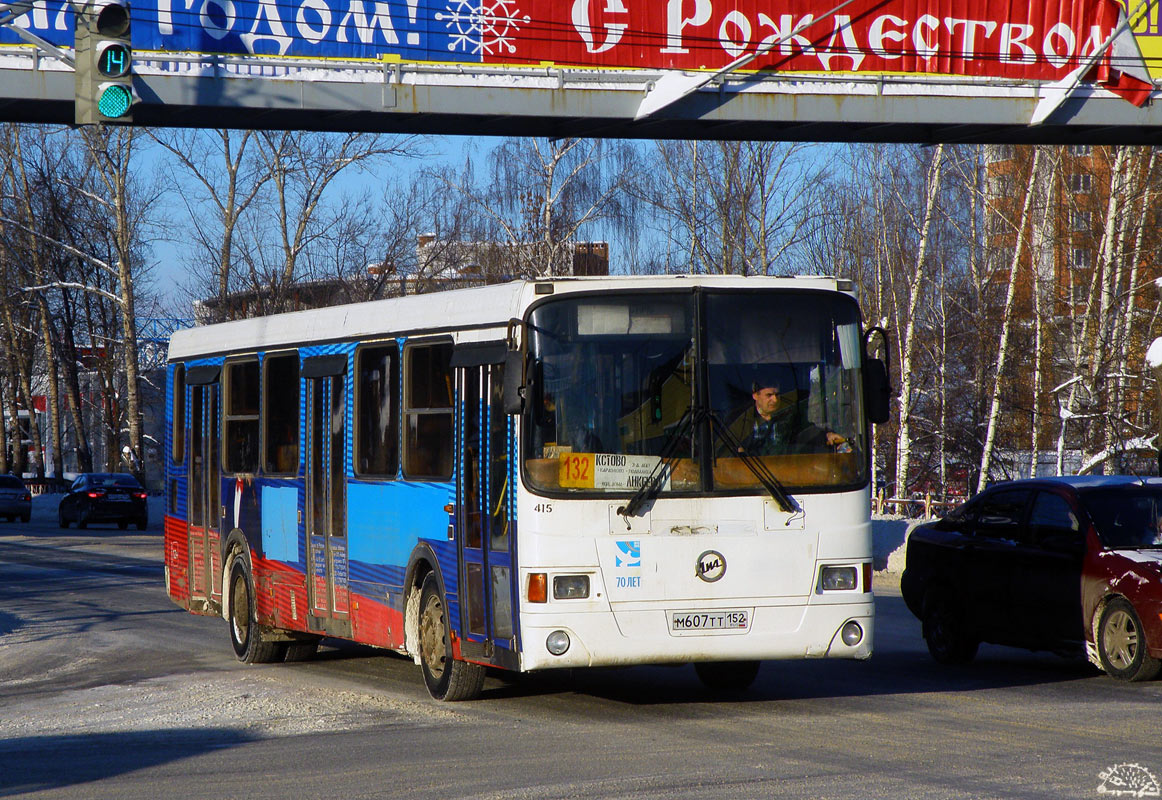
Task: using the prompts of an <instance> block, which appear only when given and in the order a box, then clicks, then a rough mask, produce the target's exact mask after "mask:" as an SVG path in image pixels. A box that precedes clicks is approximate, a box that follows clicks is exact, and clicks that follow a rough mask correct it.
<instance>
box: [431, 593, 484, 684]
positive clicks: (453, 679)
mask: <svg viewBox="0 0 1162 800" xmlns="http://www.w3.org/2000/svg"><path fill="white" fill-rule="evenodd" d="M420 668H421V669H423V671H424V683H425V684H427V687H428V693H429V694H430V695H431V696H432V697H434V698H435V699H436V700H447V701H453V700H473V699H475V698H476V697H479V696H480V690H481V689H483V688H484V667H482V666H480V665H479V664H470V663H468V662H467V661H457V660H456V659H454V658H453V657H452V639H451V636H449V633H448V615H447V613H446V611H445V609H444V597H443V595H442V594H441V592H440V584H439V581H437V580H436V576H435V575H434V574H429V575H428V577H426V578H424V585H423V588H422V589H421V590H420Z"/></svg>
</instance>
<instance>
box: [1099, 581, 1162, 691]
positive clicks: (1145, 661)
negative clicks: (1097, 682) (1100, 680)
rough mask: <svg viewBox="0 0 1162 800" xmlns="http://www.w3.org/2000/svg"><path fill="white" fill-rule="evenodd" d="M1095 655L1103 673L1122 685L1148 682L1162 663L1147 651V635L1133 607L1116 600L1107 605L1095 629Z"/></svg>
mask: <svg viewBox="0 0 1162 800" xmlns="http://www.w3.org/2000/svg"><path fill="white" fill-rule="evenodd" d="M1097 653H1098V658H1099V659H1101V665H1102V669H1104V670H1105V671H1106V672H1107V673H1108V674H1109V675H1111V676H1113V677H1115V678H1117V679H1119V680H1123V681H1148V680H1150V679H1151V678H1153V677H1154V676H1155V675H1157V674H1158V670H1159V668H1162V660H1159V659H1157V658H1152V657H1151V656H1150V654H1149V653H1148V652H1147V651H1146V633H1145V631H1143V630H1142V621H1141V620H1140V619H1139V618H1138V613H1137V612H1136V611H1134V607H1133V606H1132V605H1130V603H1129V602H1128V601H1126V600H1123V599H1122V598H1120V597H1115V598H1114V599H1113V600H1110V601H1109V602H1108V603H1106V606H1105V608H1104V609H1103V610H1102V612H1101V619H1100V620H1099V622H1098V625H1097Z"/></svg>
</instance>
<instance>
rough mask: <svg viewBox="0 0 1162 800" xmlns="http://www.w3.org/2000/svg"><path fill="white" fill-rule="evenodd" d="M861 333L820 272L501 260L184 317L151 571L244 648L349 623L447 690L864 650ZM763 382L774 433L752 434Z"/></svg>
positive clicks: (867, 367)
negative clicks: (551, 273) (600, 274)
mask: <svg viewBox="0 0 1162 800" xmlns="http://www.w3.org/2000/svg"><path fill="white" fill-rule="evenodd" d="M866 346H867V341H866V335H865V332H864V330H863V328H862V323H861V320H860V313H859V308H858V306H857V303H856V300H855V298H854V294H853V292H852V290H851V286H850V284H849V283H848V282H846V281H842V280H836V279H833V278H793V279H792V278H780V279H776V278H739V277H727V276H666V277H624V278H571V279H552V280H535V281H522V282H514V283H507V284H502V285H495V286H487V287H481V288H472V289H459V290H454V291H446V292H439V293H432V294H423V295H416V296H410V297H401V298H395V299H387V300H381V301H375V302H368V303H360V304H353V305H346V306H336V307H331V308H324V309H319V310H312V311H302V312H296V313H290V314H283V315H277V316H271V317H265V318H259V319H248V320H241V321H237V322H227V323H222V324H218V325H210V326H204V327H198V328H194V329H190V330H185V331H179V332H177V333H175V334H174V335H173V337H172V339H171V342H170V350H169V364H168V389H167V411H168V419H169V420H170V425H169V429H168V434H167V443H166V452H167V462H168V463H167V479H166V486H167V510H166V523H165V576H166V577H165V580H166V586H167V590H168V592H169V595H170V597H171V598H172V599H173V600H174V601H175V602H176V603H178V604H179V605H181V606H182V607H183V608H186V609H189V610H190V611H192V612H194V613H198V614H206V615H216V616H217V615H220V616H222V617H224V618H225V619H226V620H227V622H228V623H229V626H228V627H229V631H230V638H231V643H232V645H233V648H234V652H235V654H236V655H237V656H238V658H239V659H241V660H243V661H245V662H270V661H280V660H297V659H302V658H306V657H309V656H311V655H312V654H313V653H314V652H315V651H316V649H317V647H318V643H319V641H320V639H321V638H323V637H335V638H342V639H349V640H354V641H357V642H362V643H365V644H369V645H374V646H377V647H381V648H387V649H390V650H393V651H397V652H399V653H404V654H408V655H410V656H412V657H413V658H414V659H415V661H416V662H417V664H419V665H421V667H422V671H423V675H424V679H425V682H426V684H427V686H428V689H429V691H430V692H431V694H432V695H433V696H434V697H436V698H438V699H446V700H453V699H466V698H470V697H474V696H476V695H478V694H479V692H480V691H481V688H482V685H483V680H484V676H485V670H486V668H496V669H502V670H516V671H528V670H541V669H551V668H560V667H586V666H601V665H628V664H647V663H687V662H690V663H694V664H695V666H696V668H697V670H698V674H699V676H700V677H701V678H702V680H703V681H705V682H706V683H707V684H709V685H711V686H717V687H727V686H729V687H735V688H742V687H745V686H746V685H748V684H749V683H750V681H751V680H753V678H754V676H755V672H756V671H757V669H758V663H759V662H760V661H761V660H764V659H789V658H812V657H833V658H859V659H862V658H867V657H868V656H869V655H870V654H871V648H872V634H873V602H872V593H871V561H872V546H871V533H870V523H869V516H870V493H869V478H868V476H869V455H868V453H869V448H868V441H869V439H868V434H869V427H870V425H869V419H874V420H876V421H879V418H881V417H882V416H883V415H884V413H885V409H886V399H885V398H886V392H887V386H886V375H885V370H884V366H883V363H882V362H879V361H877V360H874V359H869V358H868V357H867V356H866V353H865V348H866ZM763 387H773V388H768V389H764V388H763ZM760 392H766V393H767V394H768V395H769V394H770V393H772V392H777V393H778V395H777V405H778V406H779V409H780V413H781V414H783V416H782V417H780V419H782V420H783V421H782V422H781V423H780V424H779V426H778V428H779V430H778V433H779V435H780V436H783V437H790V438H789V439H787V440H786V441H785V442H784V443H783V444H782V445H780V446H779V447H778V448H777V449H775V450H769V449H768V450H753V449H751V445H750V444H748V439H751V438H753V434H754V432H755V430H757V429H758V427H759V426H758V424H753V425H752V423H750V422H748V421H746V420H747V416H746V415H747V414H748V413H750V415H751V417H754V416H755V411H754V409H755V406H756V402H757V399H758V397H759V393H760ZM764 419H765V418H764ZM759 422H761V420H759ZM752 427H753V428H754V430H751V428H752ZM768 432H769V431H768Z"/></svg>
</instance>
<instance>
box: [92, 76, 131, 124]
mask: <svg viewBox="0 0 1162 800" xmlns="http://www.w3.org/2000/svg"><path fill="white" fill-rule="evenodd" d="M132 107H133V90H132V89H131V88H130V87H128V86H126V85H125V84H123V83H103V84H101V88H100V90H99V92H98V97H97V111H98V112H99V113H100V114H101V116H103V117H107V118H108V119H120V118H121V117H124V116H125V115H127V114H128V113H129V109H130V108H132Z"/></svg>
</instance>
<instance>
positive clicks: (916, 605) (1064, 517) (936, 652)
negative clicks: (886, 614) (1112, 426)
mask: <svg viewBox="0 0 1162 800" xmlns="http://www.w3.org/2000/svg"><path fill="white" fill-rule="evenodd" d="M900 589H901V592H902V594H903V596H904V601H905V602H906V603H907V604H908V608H909V609H911V611H912V613H913V614H915V615H916V616H917V617H918V618H919V619H920V620H921V622H922V624H923V633H924V638H925V640H926V641H927V643H928V650H929V652H930V653H931V654H932V656H933V657H934V658H935V659H936V660H937V661H940V662H942V663H964V662H967V661H970V660H971V659H972V658H973V656H975V655H976V650H977V646H978V645H979V644H980V643H981V642H992V643H994V644H1004V645H1012V646H1015V647H1024V648H1028V649H1031V650H1051V651H1056V652H1063V653H1065V652H1071V651H1081V650H1082V649H1083V648H1084V652H1085V653H1086V655H1087V656H1088V658H1089V660H1090V661H1091V662H1093V663H1094V664H1095V665H1097V666H1098V667H1100V668H1101V669H1103V670H1105V671H1106V672H1107V673H1109V674H1110V675H1112V676H1113V677H1115V678H1120V679H1123V680H1130V681H1137V680H1148V679H1149V678H1152V677H1154V676H1155V675H1156V674H1158V672H1159V669H1160V668H1162V479H1158V478H1145V479H1142V478H1135V477H1131V476H1106V477H1064V478H1042V479H1033V480H1024V481H1012V482H1009V483H1002V484H998V485H996V486H992V487H990V488H989V489H986V490H985V491H983V492H981V493H980V494H979V495H977V496H976V497H973V498H972V499H971V500H969V501H968V502H966V503H965V504H964V505H962V506H960V507H959V508H957V509H955V510H954V511H952V512H951V513H949V514H948V516H947V517H945V518H944V519H942V520H939V521H938V522H934V523H931V524H928V525H923V526H920V527H918V528H916V529H915V530H913V532H912V534H911V536H910V537H909V539H908V549H907V563H906V567H905V570H904V574H903V576H902V577H901V580H900Z"/></svg>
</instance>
